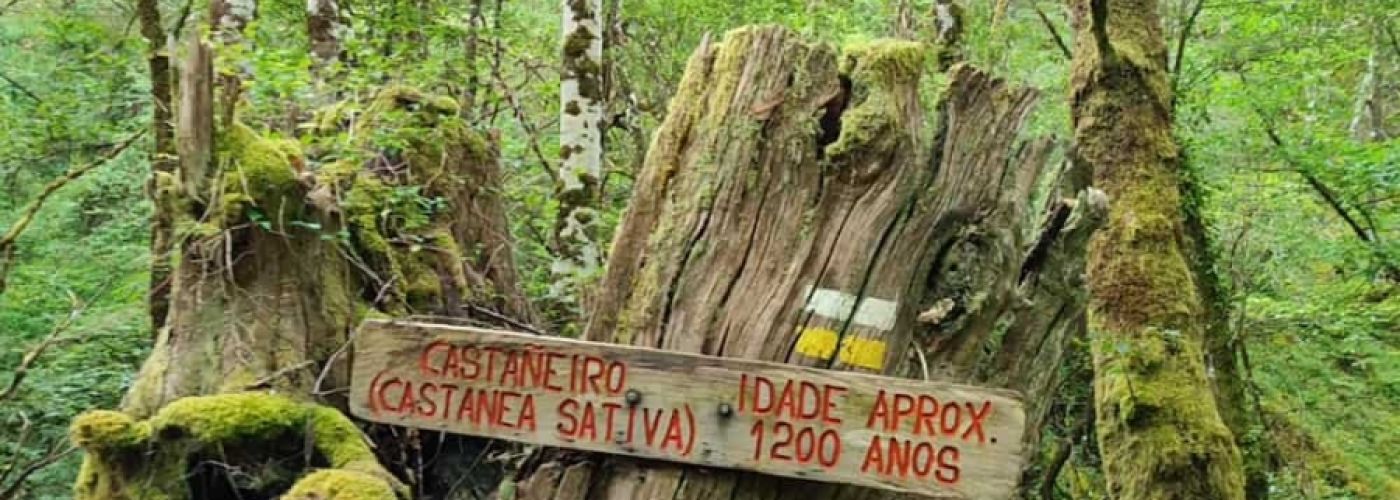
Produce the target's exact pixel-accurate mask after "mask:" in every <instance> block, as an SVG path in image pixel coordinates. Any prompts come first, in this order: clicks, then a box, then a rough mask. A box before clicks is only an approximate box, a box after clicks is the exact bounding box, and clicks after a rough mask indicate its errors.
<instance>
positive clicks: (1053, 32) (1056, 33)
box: [1031, 2, 1074, 61]
mask: <svg viewBox="0 0 1400 500" xmlns="http://www.w3.org/2000/svg"><path fill="white" fill-rule="evenodd" d="M1031 6H1032V7H1035V15H1037V16H1040V22H1042V23H1045V29H1047V30H1050V38H1052V39H1054V40H1055V46H1056V47H1059V48H1060V53H1061V54H1063V55H1064V56H1065V60H1067V61H1068V60H1070V59H1074V52H1071V51H1070V50H1069V46H1068V45H1065V39H1064V38H1061V37H1060V30H1058V29H1055V23H1053V22H1051V21H1050V16H1047V15H1045V11H1043V10H1040V5H1037V4H1036V3H1035V2H1031Z"/></svg>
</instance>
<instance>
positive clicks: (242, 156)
mask: <svg viewBox="0 0 1400 500" xmlns="http://www.w3.org/2000/svg"><path fill="white" fill-rule="evenodd" d="M219 158H223V159H224V161H226V162H228V164H227V166H226V168H225V169H224V178H223V184H222V196H221V198H220V201H221V207H222V208H221V213H222V214H223V218H224V221H225V222H226V223H227V222H234V221H235V220H237V219H238V218H239V217H241V216H242V215H243V210H244V209H245V208H247V207H249V206H257V207H262V208H264V209H265V210H267V211H284V210H286V209H287V208H288V207H293V208H295V207H299V206H300V201H299V200H296V199H295V196H296V194H297V191H298V189H297V188H298V182H297V173H296V170H295V169H294V167H293V164H294V163H295V164H300V162H301V161H302V160H301V146H300V145H299V144H297V142H296V141H293V140H290V139H276V138H268V137H263V136H261V135H259V134H258V133H257V132H254V131H253V129H251V128H249V127H247V126H246V125H243V124H241V123H235V124H234V125H233V126H232V127H230V128H229V129H228V130H227V131H225V132H224V133H223V134H222V135H221V136H220V137H219Z"/></svg>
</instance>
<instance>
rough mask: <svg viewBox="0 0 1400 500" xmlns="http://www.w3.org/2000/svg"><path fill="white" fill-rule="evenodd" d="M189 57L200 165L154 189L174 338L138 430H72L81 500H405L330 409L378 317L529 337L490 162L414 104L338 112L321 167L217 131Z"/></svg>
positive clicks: (121, 423)
mask: <svg viewBox="0 0 1400 500" xmlns="http://www.w3.org/2000/svg"><path fill="white" fill-rule="evenodd" d="M194 47H195V50H192V51H191V57H192V60H191V61H190V62H189V63H188V64H187V67H188V68H190V70H189V71H187V73H186V75H187V77H189V79H188V81H186V82H184V83H185V87H186V88H187V89H189V90H191V91H190V92H186V93H184V94H183V95H182V98H183V100H182V103H181V107H182V109H181V112H182V113H181V116H182V117H183V118H184V119H182V121H181V126H182V127H187V128H182V129H181V130H180V134H181V144H182V145H183V146H184V147H183V148H182V153H185V152H189V153H190V154H189V155H187V156H186V157H185V158H182V162H181V168H180V170H179V171H178V172H176V173H174V174H163V173H158V177H157V182H156V185H157V189H156V193H157V198H158V203H160V205H161V211H163V212H165V213H168V214H171V218H172V221H173V223H174V228H175V233H174V234H175V235H176V240H175V246H174V247H175V249H176V252H177V259H176V262H175V266H174V279H173V286H172V289H171V308H170V313H169V316H168V322H167V324H166V326H165V327H164V328H162V329H161V330H160V331H159V333H158V337H157V341H156V345H155V346H154V348H153V350H152V353H151V355H150V357H149V358H148V360H147V361H146V362H145V364H144V365H143V366H142V368H141V370H140V372H139V374H138V376H137V378H136V379H135V381H134V382H133V384H132V387H131V388H130V391H129V392H128V394H127V396H126V398H125V400H124V403H123V408H122V410H123V412H124V413H115V412H95V413H90V414H85V415H84V416H81V417H79V419H77V420H76V421H75V423H74V426H73V429H72V432H73V439H74V441H75V443H77V444H78V445H80V446H82V447H83V448H84V449H85V451H86V452H87V458H86V460H85V465H84V470H83V472H82V474H81V475H80V478H79V480H78V484H77V486H76V490H75V492H76V496H77V497H78V498H83V499H123V498H130V499H137V498H140V499H147V498H168V499H205V498H211V499H218V498H244V499H248V498H274V497H276V495H281V494H284V493H285V494H287V495H288V496H287V497H288V498H322V499H324V498H392V497H393V496H395V495H398V496H408V493H407V492H408V490H407V489H405V488H404V487H403V486H402V484H400V482H399V480H398V479H397V478H395V476H393V475H392V474H391V473H389V472H388V471H387V470H386V468H384V467H381V466H380V465H379V463H378V461H377V460H376V458H375V455H374V453H373V452H371V448H370V446H369V444H368V441H367V440H366V438H365V436H364V435H362V434H361V432H360V430H359V429H357V428H356V427H355V426H354V424H352V423H351V422H350V421H349V420H348V419H347V418H346V417H344V416H342V415H341V414H340V413H339V412H338V411H336V410H335V409H334V407H336V406H343V400H342V397H343V392H344V390H345V388H346V385H347V383H348V380H347V375H348V373H347V372H346V370H347V366H348V363H347V356H349V350H348V349H347V347H348V346H347V343H348V342H349V341H350V340H351V332H352V330H353V328H354V326H355V325H356V324H357V323H358V321H359V320H360V319H361V318H363V317H364V316H366V315H371V314H390V315H395V316H402V315H411V314H434V315H447V316H457V317H467V318H468V319H470V318H472V317H478V318H485V319H486V320H487V321H486V322H487V323H496V321H494V320H495V319H496V318H510V319H511V321H515V322H523V323H528V322H530V321H531V319H532V313H531V311H530V307H529V303H528V302H527V301H526V300H525V299H524V296H523V294H522V292H521V290H520V289H519V286H518V284H517V283H516V282H515V280H516V272H515V269H514V260H513V257H512V256H511V245H510V240H509V236H508V232H507V227H508V225H507V222H506V220H505V211H504V207H503V205H502V200H501V199H500V198H499V197H498V195H497V192H498V190H499V182H500V179H499V172H498V170H499V165H498V163H497V156H496V152H495V146H494V145H492V144H489V143H488V142H487V141H486V140H484V139H483V137H482V136H481V135H479V134H477V133H476V132H474V131H472V130H470V129H468V128H467V126H466V124H465V122H463V121H462V119H461V118H459V110H458V108H457V103H456V102H455V101H453V100H452V99H448V98H442V97H435V96H431V95H426V94H423V93H420V92H418V91H416V90H413V89H408V88H401V87H391V88H387V89H384V90H383V91H381V92H380V93H379V94H378V96H376V97H375V98H374V99H373V100H372V101H370V102H363V103H356V102H347V103H341V104H338V105H336V106H334V107H331V108H330V109H328V110H326V111H325V112H324V113H323V118H322V119H321V120H319V123H318V125H319V129H318V131H317V135H316V139H315V140H314V141H312V142H313V143H314V144H316V146H315V147H314V148H304V147H303V143H301V142H298V141H295V140H291V139H285V138H280V137H277V136H276V135H275V134H270V133H262V132H259V131H257V130H255V129H254V128H252V127H250V126H247V125H245V124H243V123H240V122H239V121H238V120H234V121H232V122H230V124H229V125H228V126H222V125H220V126H219V127H218V129H217V130H214V127H215V125H214V120H212V119H211V116H212V112H213V106H212V105H211V104H212V101H211V100H210V99H209V96H211V95H212V92H210V91H209V86H210V82H211V79H209V78H208V76H209V73H208V71H209V66H210V64H209V61H208V57H209V52H208V51H207V50H206V49H207V48H206V47H203V44H202V43H201V42H198V41H196V42H194ZM308 151H314V152H315V153H316V154H315V155H314V156H312V155H309V154H308ZM497 324H498V323H497ZM322 405H328V406H322ZM410 441H411V439H410ZM391 445H392V446H389V449H395V450H397V449H402V448H410V447H411V446H412V445H411V443H391ZM382 448H384V447H381V449H382ZM470 459H471V457H467V458H466V460H470ZM451 461H452V460H451V458H450V457H448V458H444V457H437V460H435V462H436V463H442V464H448V465H445V466H450V462H451ZM211 463H217V464H222V465H220V466H219V467H211V466H210V464H211ZM320 468H325V469H327V471H328V472H326V473H324V474H323V473H320V472H318V473H314V474H310V475H305V474H304V473H305V472H308V471H309V470H310V469H320ZM298 478H300V479H298ZM413 479H414V480H415V481H416V482H418V483H419V484H421V483H423V482H426V481H428V480H429V479H425V478H423V477H417V476H415V477H414V478H413ZM456 479H457V478H456V477H452V478H450V479H449V480H456ZM293 483H296V484H295V486H293ZM352 487H353V488H352ZM289 488H290V490H289ZM288 491H290V493H287V492H288ZM337 492H339V493H337ZM360 494H363V495H364V496H356V495H360ZM337 495H341V496H337Z"/></svg>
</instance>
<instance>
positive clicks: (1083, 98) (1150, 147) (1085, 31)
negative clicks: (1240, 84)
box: [1070, 0, 1243, 499]
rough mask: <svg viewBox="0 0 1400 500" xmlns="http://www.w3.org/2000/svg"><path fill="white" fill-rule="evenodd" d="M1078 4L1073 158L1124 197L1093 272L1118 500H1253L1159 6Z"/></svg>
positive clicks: (1110, 462) (1105, 418)
mask: <svg viewBox="0 0 1400 500" xmlns="http://www.w3.org/2000/svg"><path fill="white" fill-rule="evenodd" d="M1072 4H1073V11H1074V22H1075V29H1076V31H1077V36H1076V40H1075V51H1074V64H1073V66H1074V71H1073V77H1072V82H1071V84H1072V94H1071V95H1072V97H1071V99H1070V105H1071V110H1072V113H1073V114H1072V116H1073V120H1074V127H1075V144H1076V150H1075V152H1076V154H1075V161H1076V162H1079V163H1081V164H1082V165H1083V166H1084V167H1085V168H1088V169H1091V170H1092V172H1093V175H1094V183H1095V185H1096V186H1098V187H1100V188H1102V189H1103V190H1104V191H1105V192H1107V193H1108V195H1109V196H1111V197H1112V198H1113V208H1112V209H1111V210H1110V211H1109V215H1108V222H1107V225H1106V230H1105V231H1104V232H1103V233H1101V234H1100V235H1098V236H1097V237H1095V239H1094V240H1093V241H1092V242H1091V244H1090V259H1089V267H1088V269H1089V271H1088V272H1089V288H1090V290H1091V294H1092V298H1091V300H1090V304H1089V314H1090V326H1091V328H1090V329H1091V331H1093V332H1095V336H1096V338H1094V339H1093V341H1092V342H1091V346H1092V351H1093V357H1094V378H1095V380H1094V392H1095V403H1096V408H1097V415H1096V420H1097V422H1098V429H1097V430H1098V439H1099V450H1100V453H1101V454H1102V456H1103V466H1104V475H1105V478H1106V479H1107V482H1108V488H1109V495H1110V496H1111V497H1113V498H1124V499H1173V498H1180V499H1186V498H1219V499H1237V498H1243V477H1242V474H1241V467H1240V454H1239V450H1238V449H1237V448H1236V447H1235V443H1234V440H1233V438H1232V437H1231V434H1230V430H1229V429H1228V428H1227V427H1226V426H1225V424H1224V423H1223V422H1222V421H1221V418H1220V413H1219V411H1218V410H1217V407H1216V402H1215V399H1214V397H1213V396H1212V393H1211V386H1210V382H1209V381H1208V380H1207V379H1206V370H1205V365H1204V354H1203V346H1202V340H1203V335H1204V323H1203V322H1204V319H1205V318H1204V317H1203V309H1202V302H1201V298H1200V294H1199V291H1198V288H1197V286H1198V285H1197V283H1196V282H1195V281H1194V279H1193V275H1192V272H1191V269H1190V266H1189V262H1188V261H1187V258H1186V255H1188V252H1189V248H1187V247H1186V245H1187V243H1186V242H1185V241H1184V240H1185V238H1186V236H1185V233H1184V231H1185V228H1184V227H1183V221H1182V215H1181V211H1180V210H1181V206H1182V205H1181V202H1180V168H1181V158H1180V155H1179V152H1178V149H1177V146H1176V144H1175V142H1174V140H1173V138H1172V120H1171V95H1170V94H1171V90H1170V87H1169V85H1168V83H1167V74H1166V49H1165V47H1164V42H1163V39H1162V33H1161V27H1160V23H1159V20H1158V18H1157V2H1156V1H1155V0H1074V1H1073V2H1072Z"/></svg>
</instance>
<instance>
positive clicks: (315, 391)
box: [311, 328, 360, 396]
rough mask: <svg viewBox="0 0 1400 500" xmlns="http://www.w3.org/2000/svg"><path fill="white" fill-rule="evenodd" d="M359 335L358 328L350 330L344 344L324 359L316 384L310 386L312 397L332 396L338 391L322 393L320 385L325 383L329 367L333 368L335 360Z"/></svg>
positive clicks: (329, 370)
mask: <svg viewBox="0 0 1400 500" xmlns="http://www.w3.org/2000/svg"><path fill="white" fill-rule="evenodd" d="M359 333H360V329H359V328H356V329H354V330H350V335H348V336H346V337H345V343H343V344H340V347H338V348H336V350H335V352H333V353H331V355H330V357H328V358H326V364H325V365H324V366H322V367H321V373H320V374H319V375H317V376H316V383H315V384H312V385H311V394H312V395H313V396H324V395H327V394H334V393H336V392H338V391H339V389H336V390H331V391H322V390H321V384H323V383H325V381H326V375H328V374H330V372H331V367H333V366H335V361H336V359H339V358H340V356H341V355H342V354H345V351H346V350H347V349H349V348H350V346H351V345H353V344H354V343H355V336H356V335H359Z"/></svg>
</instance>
